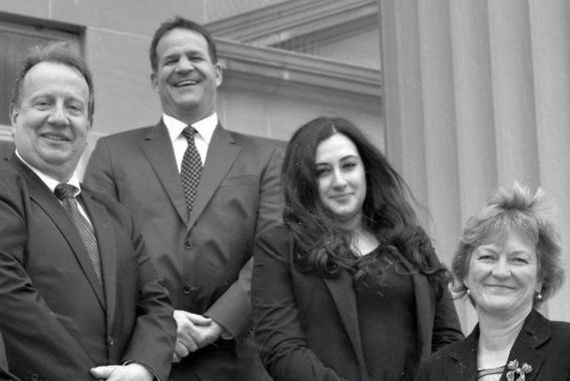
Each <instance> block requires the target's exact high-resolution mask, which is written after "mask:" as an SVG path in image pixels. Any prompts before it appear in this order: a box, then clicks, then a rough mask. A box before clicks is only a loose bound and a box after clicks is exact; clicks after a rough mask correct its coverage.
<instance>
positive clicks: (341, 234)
mask: <svg viewBox="0 0 570 381" xmlns="http://www.w3.org/2000/svg"><path fill="white" fill-rule="evenodd" d="M334 134H342V135H344V136H346V137H347V138H348V139H350V140H351V141H352V142H353V143H354V145H355V146H356V148H357V149H358V153H359V155H360V157H361V160H362V163H363V165H364V169H365V178H366V184H367V192H366V196H365V199H364V203H363V206H362V216H363V217H362V218H363V221H362V223H363V226H364V228H365V229H366V230H367V231H369V232H371V233H373V234H374V235H376V237H377V238H378V240H379V242H380V245H381V249H389V250H394V249H395V250H396V251H397V252H398V253H400V254H401V255H403V256H404V257H406V259H407V260H408V261H410V262H411V263H412V264H414V265H415V266H416V267H417V269H418V271H420V272H422V273H424V274H426V275H427V276H428V277H429V278H430V282H432V283H433V284H437V285H438V287H437V288H440V287H439V286H440V285H441V284H443V282H444V281H445V280H448V279H449V276H448V272H447V270H446V269H445V267H444V266H443V265H441V264H440V263H439V262H437V260H436V259H435V260H433V259H430V258H429V257H430V256H429V255H426V252H425V251H426V250H427V249H429V250H431V251H433V248H432V247H431V243H430V242H429V238H428V237H427V234H426V233H425V232H424V231H423V229H421V228H420V227H419V226H418V223H417V218H416V215H415V212H414V210H413V208H412V206H411V205H410V203H409V202H408V201H407V196H410V197H412V199H413V196H412V195H411V192H410V190H409V188H408V186H407V185H406V183H405V182H404V180H403V179H402V177H401V176H400V175H399V174H398V173H397V172H396V171H395V170H394V169H393V168H392V166H391V165H390V163H389V162H388V161H387V160H386V158H385V157H384V155H382V153H381V152H380V151H379V150H378V149H377V148H376V147H375V146H374V145H373V144H372V143H371V141H370V139H369V138H368V137H367V136H365V135H364V134H363V133H362V132H361V131H360V130H359V129H358V128H357V127H356V126H355V125H354V124H352V123H351V122H349V121H348V120H346V119H344V118H338V117H319V118H316V119H314V120H311V121H309V122H307V123H306V124H304V125H302V126H301V127H300V128H299V129H298V130H297V131H296V132H295V133H294V135H293V137H292V138H291V140H290V141H289V144H288V146H287V150H286V153H285V159H284V162H283V171H282V184H283V187H284V192H285V208H284V212H283V220H284V222H285V224H286V226H287V227H288V229H289V230H290V231H291V232H292V235H293V239H294V242H295V248H296V249H295V261H296V263H297V264H298V265H299V266H300V267H301V269H304V270H306V271H315V272H317V273H319V274H321V275H323V276H326V277H334V276H336V275H337V274H338V272H339V271H340V269H341V268H349V267H350V266H351V264H352V263H353V260H354V254H353V248H352V246H351V234H352V232H350V231H346V230H344V229H342V228H340V227H339V226H338V224H336V223H335V221H334V216H331V215H330V213H327V212H326V211H325V209H324V206H323V204H322V202H321V199H320V197H319V192H318V185H317V174H316V168H315V155H316V151H317V147H318V146H319V144H320V143H321V142H323V141H324V140H326V139H328V138H330V137H331V136H332V135H334ZM431 258H435V255H433V256H431Z"/></svg>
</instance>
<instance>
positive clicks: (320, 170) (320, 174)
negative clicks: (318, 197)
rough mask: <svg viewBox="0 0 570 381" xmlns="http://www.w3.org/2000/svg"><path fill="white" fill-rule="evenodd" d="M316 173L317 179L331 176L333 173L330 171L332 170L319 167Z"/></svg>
mask: <svg viewBox="0 0 570 381" xmlns="http://www.w3.org/2000/svg"><path fill="white" fill-rule="evenodd" d="M315 172H316V173H317V177H323V176H326V175H327V174H329V173H330V172H331V170H330V168H327V167H317V169H316V170H315Z"/></svg>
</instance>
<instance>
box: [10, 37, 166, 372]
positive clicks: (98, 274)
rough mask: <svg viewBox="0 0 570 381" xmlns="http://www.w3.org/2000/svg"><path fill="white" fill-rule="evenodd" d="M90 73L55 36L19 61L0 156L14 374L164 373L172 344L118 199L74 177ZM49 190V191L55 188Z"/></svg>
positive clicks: (150, 270) (155, 281)
mask: <svg viewBox="0 0 570 381" xmlns="http://www.w3.org/2000/svg"><path fill="white" fill-rule="evenodd" d="M93 109H94V100H93V86H92V80H91V75H90V73H89V71H88V69H87V67H86V66H85V64H84V62H83V61H82V60H81V59H80V58H78V57H76V56H75V55H73V54H72V53H70V51H69V50H68V49H67V48H66V47H65V46H64V45H61V44H50V45H47V46H43V47H40V48H38V49H36V50H35V51H33V52H32V53H31V54H30V55H29V56H28V57H27V59H26V61H25V62H24V65H23V67H22V69H21V71H20V75H19V77H18V79H17V82H16V85H15V91H14V96H13V100H12V104H11V108H10V118H11V122H12V126H13V131H14V141H15V147H16V152H15V153H14V155H13V156H12V158H11V159H5V158H3V159H1V160H0V306H2V307H1V308H0V330H1V332H2V334H3V335H4V340H5V344H6V354H7V358H8V365H9V367H10V370H11V371H12V372H14V373H15V374H16V375H17V376H18V377H20V378H21V379H22V380H33V381H35V380H46V379H50V380H74V381H77V380H93V377H95V378H97V379H106V380H110V381H115V380H138V381H140V380H147V381H151V380H153V379H158V380H161V379H162V380H165V379H166V378H167V377H168V374H169V371H170V359H171V356H172V348H173V346H174V342H175V330H176V327H175V322H174V320H173V319H172V307H171V306H170V304H169V300H168V293H167V290H166V289H165V288H164V287H163V286H162V285H161V284H160V282H159V278H158V276H157V274H156V272H155V270H154V267H153V265H152V262H151V259H150V257H149V256H148V253H147V251H146V249H145V246H144V241H143V239H142V236H141V234H140V232H139V231H138V230H137V228H136V227H135V225H134V223H133V219H132V217H131V216H130V215H129V213H128V212H127V211H126V209H125V208H123V207H122V206H121V205H120V204H119V203H117V202H116V201H114V200H112V199H111V198H109V197H107V196H105V195H98V194H96V193H92V192H90V191H89V189H87V188H84V187H82V186H81V185H80V183H79V181H78V177H77V174H76V172H75V169H76V166H77V163H78V161H79V159H80V157H81V154H82V153H83V150H84V148H85V146H86V144H87V133H88V131H89V128H90V126H91V121H92V113H93ZM56 195H57V196H56Z"/></svg>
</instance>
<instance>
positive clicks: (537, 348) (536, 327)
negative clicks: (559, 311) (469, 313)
mask: <svg viewBox="0 0 570 381" xmlns="http://www.w3.org/2000/svg"><path fill="white" fill-rule="evenodd" d="M478 340H479V326H478V325H477V326H476V327H475V329H474V330H473V332H472V333H471V334H470V335H469V336H468V337H467V338H466V339H465V340H462V341H459V342H457V343H453V344H451V345H449V346H448V347H445V348H444V349H442V350H441V351H439V352H437V353H435V354H434V355H433V356H431V357H430V358H428V359H427V360H425V362H424V363H422V365H421V366H420V370H419V371H418V375H417V377H416V381H456V380H476V379H477V346H478ZM515 359H516V360H517V361H518V363H519V366H522V365H523V364H525V363H526V364H529V365H530V366H532V371H531V372H530V373H528V374H526V381H568V380H570V323H567V322H557V321H550V320H548V319H546V318H545V317H544V316H542V315H541V314H540V313H538V312H537V311H535V310H533V311H532V312H531V313H530V314H529V315H528V317H527V318H526V321H525V323H524V326H523V328H522V329H521V331H520V333H519V335H518V337H517V339H516V340H515V343H514V344H513V348H512V349H511V353H510V354H509V359H508V361H507V363H509V362H510V361H512V360H515ZM507 372H508V369H505V371H504V372H503V375H502V376H501V381H506V380H507V377H506V373H507Z"/></svg>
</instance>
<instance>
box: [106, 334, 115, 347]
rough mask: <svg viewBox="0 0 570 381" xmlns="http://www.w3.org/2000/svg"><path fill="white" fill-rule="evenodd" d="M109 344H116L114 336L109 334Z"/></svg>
mask: <svg viewBox="0 0 570 381" xmlns="http://www.w3.org/2000/svg"><path fill="white" fill-rule="evenodd" d="M107 344H109V346H110V347H112V346H113V345H115V340H114V339H113V336H107Z"/></svg>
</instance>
